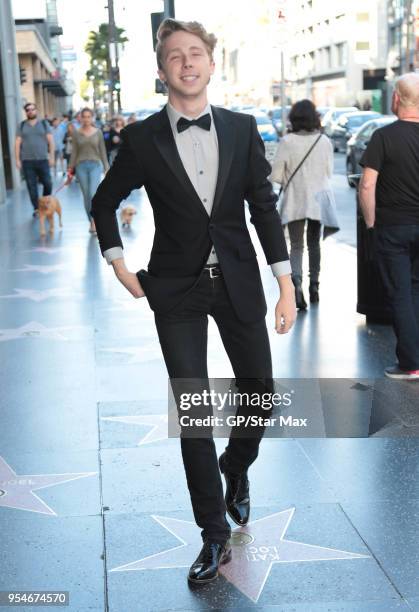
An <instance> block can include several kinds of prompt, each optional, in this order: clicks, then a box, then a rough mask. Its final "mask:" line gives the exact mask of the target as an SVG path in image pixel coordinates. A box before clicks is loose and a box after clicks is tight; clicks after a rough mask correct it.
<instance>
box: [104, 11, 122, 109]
mask: <svg viewBox="0 0 419 612" xmlns="http://www.w3.org/2000/svg"><path fill="white" fill-rule="evenodd" d="M107 8H108V24H109V26H108V32H109V38H108V57H109V74H108V80H109V82H110V91H109V114H110V115H111V117H112V116H113V115H114V113H115V101H114V75H115V74H117V75H119V52H118V43H117V36H116V26H115V14H114V8H113V0H108V6H107ZM116 100H117V108H118V113H120V112H121V92H120V90H119V89H118V90H117V92H116Z"/></svg>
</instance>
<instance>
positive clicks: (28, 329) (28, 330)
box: [0, 321, 84, 342]
mask: <svg viewBox="0 0 419 612" xmlns="http://www.w3.org/2000/svg"><path fill="white" fill-rule="evenodd" d="M77 328H82V329H84V327H83V326H72V327H45V325H42V323H38V322H37V321H31V322H30V323H25V325H21V326H20V327H11V328H9V329H0V342H7V341H9V340H20V339H23V338H45V339H48V340H65V341H68V340H69V339H70V338H67V337H66V336H64V335H63V334H62V333H61V332H63V331H70V330H71V331H74V330H75V329H77Z"/></svg>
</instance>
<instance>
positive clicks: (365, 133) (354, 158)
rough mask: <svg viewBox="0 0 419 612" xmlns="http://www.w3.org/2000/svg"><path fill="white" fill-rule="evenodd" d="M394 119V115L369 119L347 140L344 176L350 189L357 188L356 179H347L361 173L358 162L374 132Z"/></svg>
mask: <svg viewBox="0 0 419 612" xmlns="http://www.w3.org/2000/svg"><path fill="white" fill-rule="evenodd" d="M396 119H397V117H396V116H395V115H383V116H381V117H377V118H376V119H370V121H367V122H366V123H364V125H363V126H362V127H361V128H360V129H359V130H358V131H357V132H356V134H354V135H353V136H352V138H350V139H349V140H348V144H347V148H346V176H347V179H348V184H349V186H350V187H354V188H356V186H357V181H356V179H354V178H349V177H350V176H351V175H354V174H360V173H361V172H362V167H361V166H360V165H359V162H360V159H361V157H362V154H363V153H364V151H365V149H366V148H367V146H368V143H369V141H370V140H371V136H372V135H373V133H374V132H375V130H377V129H378V128H381V127H384V126H385V125H388V124H389V123H393V121H396Z"/></svg>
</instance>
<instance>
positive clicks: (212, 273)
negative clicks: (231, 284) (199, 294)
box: [209, 266, 220, 278]
mask: <svg viewBox="0 0 419 612" xmlns="http://www.w3.org/2000/svg"><path fill="white" fill-rule="evenodd" d="M209 273H210V278H218V277H219V276H220V275H219V274H217V268H216V267H215V266H214V267H212V268H209Z"/></svg>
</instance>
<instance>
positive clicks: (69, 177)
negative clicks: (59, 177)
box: [52, 174, 73, 196]
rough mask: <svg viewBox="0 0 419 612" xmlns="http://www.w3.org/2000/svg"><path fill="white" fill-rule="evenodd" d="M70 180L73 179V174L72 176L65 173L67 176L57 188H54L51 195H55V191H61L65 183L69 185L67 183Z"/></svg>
mask: <svg viewBox="0 0 419 612" xmlns="http://www.w3.org/2000/svg"><path fill="white" fill-rule="evenodd" d="M72 180H73V176H72V175H71V174H68V175H67V177H66V179H65V181H64V183H63V184H62V185H60V186H59V187H58V189H56V190H55V191H54V193H53V194H52V195H53V196H56V195H57V193H58V192H59V191H61V189H63V187H65V186H66V185H69V184H70V183H71V181H72Z"/></svg>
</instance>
